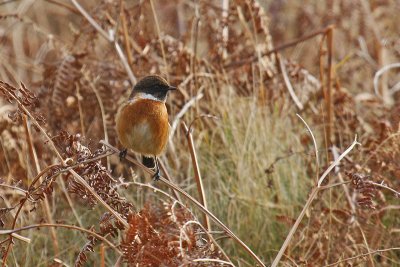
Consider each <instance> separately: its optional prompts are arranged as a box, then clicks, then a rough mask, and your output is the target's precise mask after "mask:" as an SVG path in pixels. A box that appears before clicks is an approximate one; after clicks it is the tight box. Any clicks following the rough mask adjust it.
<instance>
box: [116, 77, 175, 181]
mask: <svg viewBox="0 0 400 267" xmlns="http://www.w3.org/2000/svg"><path fill="white" fill-rule="evenodd" d="M171 90H176V87H173V86H171V85H169V84H168V82H167V81H166V80H165V79H163V78H161V77H160V76H157V75H151V76H146V77H144V78H143V79H141V80H140V81H139V82H138V83H137V84H136V85H135V86H134V88H133V90H132V93H131V95H130V96H129V99H128V101H127V102H126V103H125V104H124V105H123V106H122V107H121V108H120V109H119V111H118V113H117V116H116V122H117V134H118V139H119V141H120V142H121V144H122V145H123V146H124V147H125V149H124V150H122V151H121V153H120V157H124V156H125V155H126V153H127V149H128V148H129V149H132V150H133V151H135V152H137V153H140V154H142V155H143V156H145V157H154V162H155V168H156V170H155V174H154V176H153V178H154V179H155V180H157V179H159V177H160V169H159V167H158V161H157V156H158V155H160V154H161V153H162V152H163V150H164V149H165V147H166V145H167V142H168V136H169V128H170V126H169V122H168V112H167V107H166V106H165V101H166V99H167V95H168V92H169V91H171Z"/></svg>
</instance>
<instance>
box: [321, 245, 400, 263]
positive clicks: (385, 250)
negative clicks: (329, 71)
mask: <svg viewBox="0 0 400 267" xmlns="http://www.w3.org/2000/svg"><path fill="white" fill-rule="evenodd" d="M393 250H395V251H396V250H400V247H395V248H385V249H377V250H374V251H370V252H368V253H363V254H359V255H356V256H353V257H350V258H346V259H343V260H339V261H337V262H335V263H330V264H328V265H324V266H323V267H329V266H338V265H339V263H342V262H346V261H350V260H355V259H357V258H362V257H365V256H369V255H373V254H376V253H382V252H388V251H393Z"/></svg>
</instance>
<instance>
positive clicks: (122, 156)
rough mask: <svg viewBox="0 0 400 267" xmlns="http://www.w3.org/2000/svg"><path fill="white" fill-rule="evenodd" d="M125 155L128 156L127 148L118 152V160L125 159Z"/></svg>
mask: <svg viewBox="0 0 400 267" xmlns="http://www.w3.org/2000/svg"><path fill="white" fill-rule="evenodd" d="M127 154H128V149H127V148H125V149H123V150H121V151H120V152H119V160H122V159H124V158H125V157H126V155H127Z"/></svg>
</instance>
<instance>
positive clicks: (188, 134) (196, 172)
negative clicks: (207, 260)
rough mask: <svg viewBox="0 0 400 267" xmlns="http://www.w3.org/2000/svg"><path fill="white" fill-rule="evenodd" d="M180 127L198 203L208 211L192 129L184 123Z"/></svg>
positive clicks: (205, 218) (207, 226)
mask: <svg viewBox="0 0 400 267" xmlns="http://www.w3.org/2000/svg"><path fill="white" fill-rule="evenodd" d="M182 125H183V129H184V131H185V134H186V139H187V142H188V146H189V150H190V156H191V158H192V164H193V170H194V179H195V180H196V185H197V191H198V193H199V199H200V203H201V204H202V205H203V206H204V208H206V209H208V207H207V200H206V196H205V193H204V187H203V180H202V178H201V174H200V168H199V163H198V160H197V155H196V150H195V148H194V142H193V135H192V129H188V127H187V126H186V124H185V123H183V124H182ZM203 215H204V226H205V228H206V229H207V230H208V231H211V228H210V219H209V218H208V216H207V214H205V213H203Z"/></svg>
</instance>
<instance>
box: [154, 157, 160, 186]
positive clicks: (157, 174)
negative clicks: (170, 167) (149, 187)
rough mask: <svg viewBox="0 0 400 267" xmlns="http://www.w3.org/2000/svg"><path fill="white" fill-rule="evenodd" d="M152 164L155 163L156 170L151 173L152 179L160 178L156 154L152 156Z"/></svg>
mask: <svg viewBox="0 0 400 267" xmlns="http://www.w3.org/2000/svg"><path fill="white" fill-rule="evenodd" d="M154 164H155V165H156V170H155V171H156V172H155V173H154V175H153V179H154V181H158V180H160V167H158V159H157V157H156V156H154Z"/></svg>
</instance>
